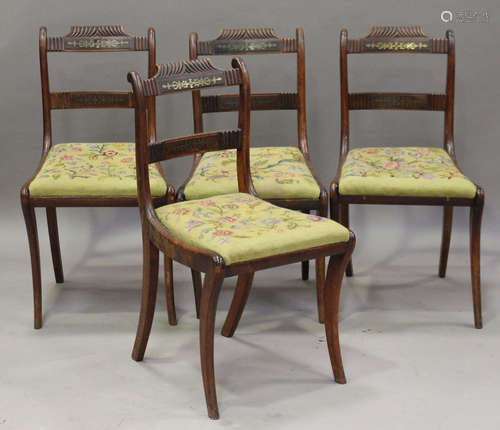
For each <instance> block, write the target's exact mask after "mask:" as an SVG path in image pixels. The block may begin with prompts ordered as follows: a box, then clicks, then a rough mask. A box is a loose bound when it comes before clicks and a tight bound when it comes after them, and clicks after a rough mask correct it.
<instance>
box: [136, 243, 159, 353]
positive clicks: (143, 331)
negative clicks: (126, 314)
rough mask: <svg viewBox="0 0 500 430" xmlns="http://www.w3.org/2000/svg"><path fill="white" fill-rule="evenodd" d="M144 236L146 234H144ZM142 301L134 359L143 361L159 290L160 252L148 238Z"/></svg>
mask: <svg viewBox="0 0 500 430" xmlns="http://www.w3.org/2000/svg"><path fill="white" fill-rule="evenodd" d="M143 235H144V234H143ZM142 264H143V266H142V299H141V313H140V316H139V324H138V326H137V334H136V337H135V344H134V349H133V351H132V358H133V359H134V360H135V361H142V359H143V358H144V352H145V351H146V346H147V344H148V339H149V333H150V332H151V326H152V325H153V317H154V313H155V305H156V292H157V288H158V264H159V251H158V248H156V246H154V245H153V243H152V242H151V241H150V240H149V238H148V237H144V238H143V263H142Z"/></svg>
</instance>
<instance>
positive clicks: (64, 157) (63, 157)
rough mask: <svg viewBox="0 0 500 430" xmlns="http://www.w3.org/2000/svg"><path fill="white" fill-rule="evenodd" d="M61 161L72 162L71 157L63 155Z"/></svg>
mask: <svg viewBox="0 0 500 430" xmlns="http://www.w3.org/2000/svg"><path fill="white" fill-rule="evenodd" d="M61 160H73V156H72V155H63V156H62V157H61Z"/></svg>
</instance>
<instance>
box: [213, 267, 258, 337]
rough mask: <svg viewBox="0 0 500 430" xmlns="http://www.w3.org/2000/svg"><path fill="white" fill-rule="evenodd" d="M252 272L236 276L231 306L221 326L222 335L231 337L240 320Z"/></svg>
mask: <svg viewBox="0 0 500 430" xmlns="http://www.w3.org/2000/svg"><path fill="white" fill-rule="evenodd" d="M253 275H254V274H253V272H252V273H245V274H243V275H240V276H238V283H237V284H236V290H235V291H234V296H233V300H232V302H231V307H230V308H229V312H228V314H227V317H226V321H225V322H224V326H223V327H222V331H221V333H222V336H226V337H231V336H233V334H234V332H235V330H236V328H237V327H238V323H239V322H240V319H241V315H242V314H243V309H245V305H246V303H247V300H248V296H249V295H250V290H251V288H252V282H253Z"/></svg>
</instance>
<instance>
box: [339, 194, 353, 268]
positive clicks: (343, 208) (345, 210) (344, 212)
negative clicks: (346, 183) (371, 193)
mask: <svg viewBox="0 0 500 430" xmlns="http://www.w3.org/2000/svg"><path fill="white" fill-rule="evenodd" d="M340 223H341V224H342V225H343V226H344V227H345V228H349V205H348V204H346V203H344V204H341V205H340ZM345 274H346V276H352V259H350V260H349V262H348V263H347V267H346V270H345Z"/></svg>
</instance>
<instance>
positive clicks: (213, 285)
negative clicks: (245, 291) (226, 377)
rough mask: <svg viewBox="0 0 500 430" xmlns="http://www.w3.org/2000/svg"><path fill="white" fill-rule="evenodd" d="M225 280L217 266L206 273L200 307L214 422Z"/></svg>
mask: <svg viewBox="0 0 500 430" xmlns="http://www.w3.org/2000/svg"><path fill="white" fill-rule="evenodd" d="M223 280H224V271H223V269H222V268H221V267H220V266H216V267H214V268H212V269H210V270H209V271H208V272H207V273H206V275H205V280H204V282H203V290H202V293H201V306H200V359H201V374H202V378H203V388H204V390H205V400H206V403H207V410H208V416H209V417H210V418H212V419H214V420H216V419H218V418H219V408H218V406H217V393H216V389H215V374H214V327H215V313H216V310H217V300H218V298H219V292H220V289H221V286H222V281H223Z"/></svg>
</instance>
